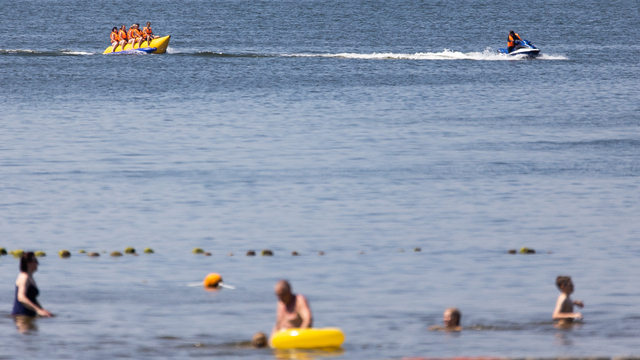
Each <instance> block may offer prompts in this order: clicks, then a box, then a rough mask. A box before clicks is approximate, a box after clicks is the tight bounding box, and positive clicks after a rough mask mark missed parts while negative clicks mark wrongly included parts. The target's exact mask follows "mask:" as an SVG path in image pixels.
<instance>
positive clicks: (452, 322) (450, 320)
mask: <svg viewBox="0 0 640 360" xmlns="http://www.w3.org/2000/svg"><path fill="white" fill-rule="evenodd" d="M460 318H462V314H461V313H460V310H458V309H457V308H454V307H452V308H448V309H447V310H445V311H444V314H442V323H443V324H444V326H440V325H436V326H432V327H430V328H429V330H435V331H460V330H462V326H460Z"/></svg>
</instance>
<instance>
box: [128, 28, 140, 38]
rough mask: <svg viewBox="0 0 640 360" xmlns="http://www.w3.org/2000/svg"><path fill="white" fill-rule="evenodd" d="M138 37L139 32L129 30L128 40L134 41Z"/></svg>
mask: <svg viewBox="0 0 640 360" xmlns="http://www.w3.org/2000/svg"><path fill="white" fill-rule="evenodd" d="M138 37H140V32H139V31H138V30H137V29H129V38H130V39H135V38H138Z"/></svg>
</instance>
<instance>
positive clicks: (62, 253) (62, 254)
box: [58, 250, 71, 259]
mask: <svg viewBox="0 0 640 360" xmlns="http://www.w3.org/2000/svg"><path fill="white" fill-rule="evenodd" d="M58 255H60V257H61V258H63V259H66V258H68V257H71V253H70V252H69V250H60V251H58Z"/></svg>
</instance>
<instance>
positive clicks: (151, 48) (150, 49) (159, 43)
mask: <svg viewBox="0 0 640 360" xmlns="http://www.w3.org/2000/svg"><path fill="white" fill-rule="evenodd" d="M170 38H171V35H167V36H163V37H161V38H157V39H153V40H151V44H149V43H148V42H147V41H143V42H142V47H140V48H138V47H136V48H133V45H134V44H127V45H125V46H124V49H123V48H122V47H121V46H120V45H118V47H117V48H116V51H115V52H114V51H112V50H113V46H109V47H108V48H107V49H106V50H105V51H104V52H103V54H126V53H135V52H136V51H144V52H146V53H152V54H164V53H165V52H167V46H169V39H170ZM135 45H136V46H137V45H138V44H137V43H136V44H135ZM145 45H146V46H145Z"/></svg>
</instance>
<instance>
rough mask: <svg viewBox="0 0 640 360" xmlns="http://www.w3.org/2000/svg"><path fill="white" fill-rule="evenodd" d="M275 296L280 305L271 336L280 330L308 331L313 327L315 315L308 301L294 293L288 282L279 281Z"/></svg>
mask: <svg viewBox="0 0 640 360" xmlns="http://www.w3.org/2000/svg"><path fill="white" fill-rule="evenodd" d="M275 294H276V297H278V305H277V308H276V324H275V325H274V327H273V330H272V331H271V336H273V334H275V333H276V332H278V331H280V330H286V329H292V328H300V329H306V328H310V327H312V326H313V315H312V314H311V308H309V303H308V302H307V299H306V298H305V297H304V296H303V295H300V294H294V293H292V292H291V285H289V282H288V281H286V280H280V281H278V282H277V283H276V286H275Z"/></svg>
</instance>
